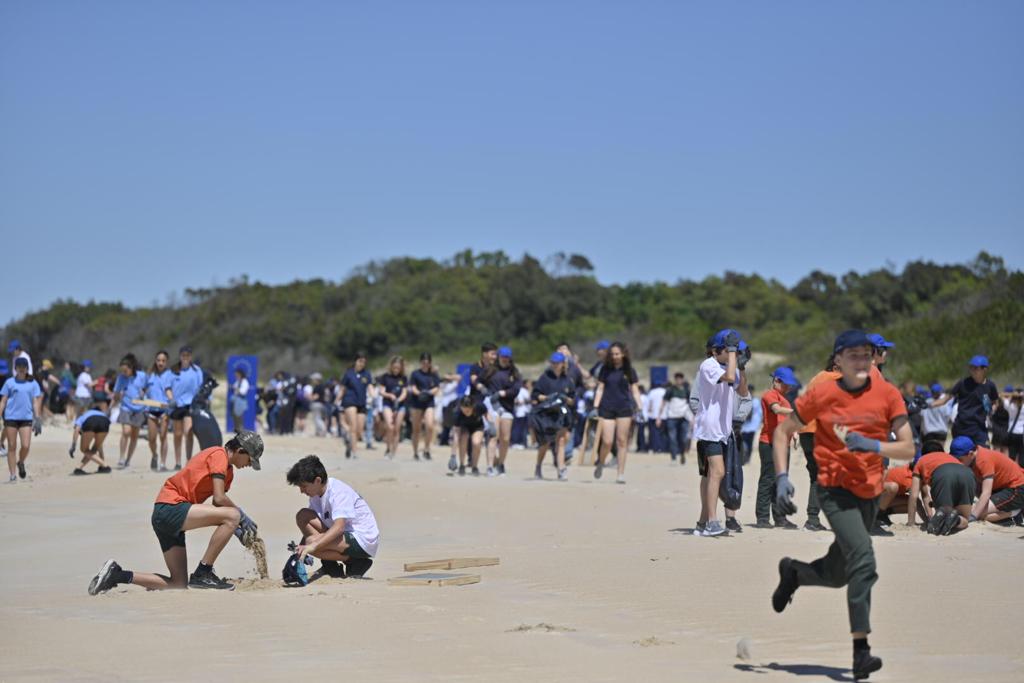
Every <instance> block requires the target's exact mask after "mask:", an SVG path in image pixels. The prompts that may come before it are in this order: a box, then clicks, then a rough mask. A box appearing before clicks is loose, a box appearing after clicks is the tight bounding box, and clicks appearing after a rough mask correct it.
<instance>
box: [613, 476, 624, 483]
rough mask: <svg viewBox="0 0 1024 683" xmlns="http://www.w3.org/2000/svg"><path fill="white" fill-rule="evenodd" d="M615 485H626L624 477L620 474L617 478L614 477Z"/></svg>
mask: <svg viewBox="0 0 1024 683" xmlns="http://www.w3.org/2000/svg"><path fill="white" fill-rule="evenodd" d="M615 483H616V484H625V483H626V475H624V474H620V475H619V476H617V477H615Z"/></svg>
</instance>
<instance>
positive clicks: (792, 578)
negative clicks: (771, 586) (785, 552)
mask: <svg viewBox="0 0 1024 683" xmlns="http://www.w3.org/2000/svg"><path fill="white" fill-rule="evenodd" d="M799 587H800V582H799V580H798V579H797V577H796V570H795V569H793V560H792V558H789V557H784V558H782V559H781V560H779V585H778V586H776V587H775V592H774V593H772V609H774V610H775V611H776V612H779V613H780V614H781V613H782V610H784V609H786V605H788V604H789V603H791V602H793V593H796V589H797V588H799Z"/></svg>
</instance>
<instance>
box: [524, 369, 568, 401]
mask: <svg viewBox="0 0 1024 683" xmlns="http://www.w3.org/2000/svg"><path fill="white" fill-rule="evenodd" d="M555 394H564V395H565V397H566V398H570V399H571V398H575V396H576V385H575V384H574V383H573V381H572V378H571V377H569V376H568V375H557V376H556V375H555V373H554V372H552V371H551V369H550V368H549V369H547V370H545V371H544V374H543V375H541V376H540V378H539V379H537V381H536V382H534V383H533V391H532V392H530V398H532V399H533V400H534V401H536V400H538V399H537V397H538V396H547V397H548V398H550V397H552V396H554V395H555Z"/></svg>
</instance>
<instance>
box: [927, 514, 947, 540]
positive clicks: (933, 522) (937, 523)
mask: <svg viewBox="0 0 1024 683" xmlns="http://www.w3.org/2000/svg"><path fill="white" fill-rule="evenodd" d="M945 523H946V508H944V507H942V508H939V509H938V510H936V511H935V514H934V515H932V516H931V519H929V520H928V526H927V527H926V528H925V530H926V531H927V532H928V533H929V534H931V535H932V536H938V535H940V532H941V531H942V527H943V525H945Z"/></svg>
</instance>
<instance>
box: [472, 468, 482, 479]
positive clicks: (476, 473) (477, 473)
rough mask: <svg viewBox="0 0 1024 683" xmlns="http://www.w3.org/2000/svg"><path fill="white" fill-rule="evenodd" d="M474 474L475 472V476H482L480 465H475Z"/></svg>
mask: <svg viewBox="0 0 1024 683" xmlns="http://www.w3.org/2000/svg"><path fill="white" fill-rule="evenodd" d="M472 474H473V476H474V477H479V476H480V468H479V467H474V468H473V472H472Z"/></svg>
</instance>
